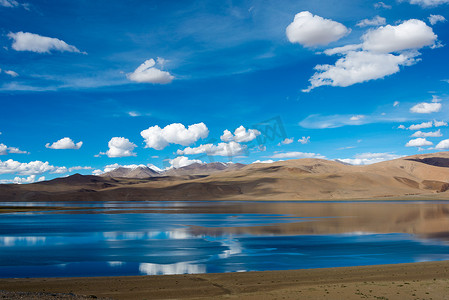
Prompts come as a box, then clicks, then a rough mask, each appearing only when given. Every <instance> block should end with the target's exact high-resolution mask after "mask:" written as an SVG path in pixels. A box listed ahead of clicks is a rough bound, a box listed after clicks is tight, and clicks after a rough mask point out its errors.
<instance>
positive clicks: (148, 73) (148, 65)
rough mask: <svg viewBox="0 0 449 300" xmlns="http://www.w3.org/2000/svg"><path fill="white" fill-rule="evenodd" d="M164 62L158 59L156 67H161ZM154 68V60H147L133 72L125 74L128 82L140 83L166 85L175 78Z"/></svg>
mask: <svg viewBox="0 0 449 300" xmlns="http://www.w3.org/2000/svg"><path fill="white" fill-rule="evenodd" d="M164 62H165V60H163V59H161V58H158V62H157V63H158V65H159V67H162V65H163V63H164ZM155 66H156V61H155V60H154V59H152V58H151V59H148V60H146V61H145V62H144V63H143V64H141V65H140V66H139V67H137V69H135V70H134V72H132V73H129V74H127V75H126V76H127V77H128V79H129V80H131V81H135V82H140V83H158V84H167V83H170V82H172V80H173V79H174V78H175V77H174V76H172V75H171V74H170V73H169V72H166V71H162V70H160V69H158V68H156V67H155Z"/></svg>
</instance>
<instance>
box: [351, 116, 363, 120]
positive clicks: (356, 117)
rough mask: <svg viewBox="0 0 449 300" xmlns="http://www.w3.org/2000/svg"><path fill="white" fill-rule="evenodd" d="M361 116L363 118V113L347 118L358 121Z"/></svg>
mask: <svg viewBox="0 0 449 300" xmlns="http://www.w3.org/2000/svg"><path fill="white" fill-rule="evenodd" d="M363 118H365V116H364V115H355V116H352V117H351V118H349V120H350V121H358V120H361V119H363Z"/></svg>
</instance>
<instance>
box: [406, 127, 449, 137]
mask: <svg viewBox="0 0 449 300" xmlns="http://www.w3.org/2000/svg"><path fill="white" fill-rule="evenodd" d="M441 136H443V134H442V133H441V130H440V129H438V130H437V131H430V132H422V131H417V132H415V133H414V134H412V137H424V138H425V137H441Z"/></svg>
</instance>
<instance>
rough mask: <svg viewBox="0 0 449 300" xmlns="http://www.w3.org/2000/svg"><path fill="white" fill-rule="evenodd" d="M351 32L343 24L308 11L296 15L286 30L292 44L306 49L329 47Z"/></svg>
mask: <svg viewBox="0 0 449 300" xmlns="http://www.w3.org/2000/svg"><path fill="white" fill-rule="evenodd" d="M350 32H351V30H350V29H348V28H346V26H344V25H343V24H340V23H338V22H335V21H333V20H330V19H324V18H322V17H320V16H316V15H313V14H311V13H310V12H308V11H302V12H300V13H298V14H296V16H295V19H294V20H293V22H292V23H291V24H290V25H288V27H287V29H286V34H287V38H288V40H289V41H290V42H291V43H299V44H301V45H304V46H306V47H312V46H319V45H323V46H325V45H328V44H329V43H331V42H335V41H337V40H339V39H341V38H342V37H344V36H345V35H347V34H348V33H350Z"/></svg>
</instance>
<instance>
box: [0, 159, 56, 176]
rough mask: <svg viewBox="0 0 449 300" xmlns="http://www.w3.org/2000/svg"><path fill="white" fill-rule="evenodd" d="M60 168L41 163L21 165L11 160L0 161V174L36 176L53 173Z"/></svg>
mask: <svg viewBox="0 0 449 300" xmlns="http://www.w3.org/2000/svg"><path fill="white" fill-rule="evenodd" d="M59 168H61V167H55V166H52V165H50V164H49V163H48V161H46V162H42V161H38V160H36V161H31V162H29V163H21V162H18V161H15V160H12V159H8V160H6V161H1V160H0V174H19V175H37V174H42V173H45V172H55V171H56V170H58V169H59Z"/></svg>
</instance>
